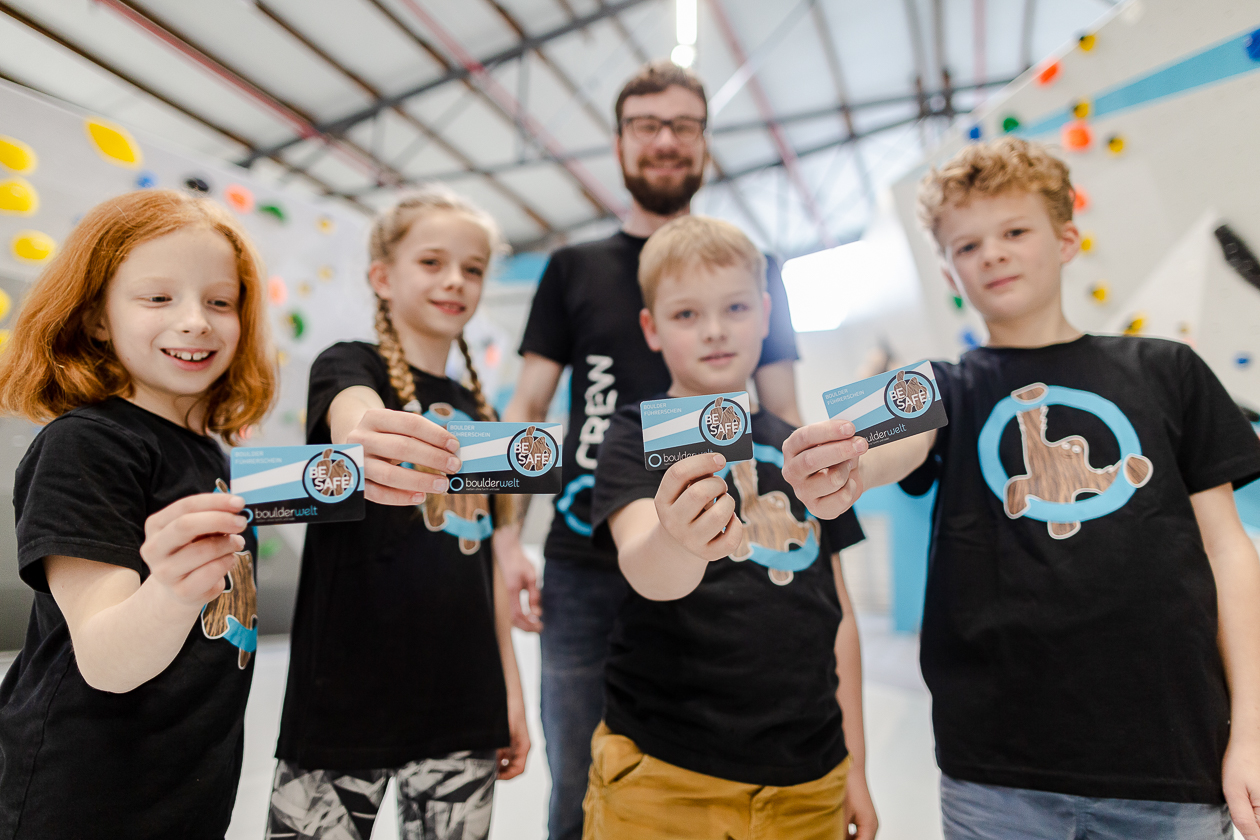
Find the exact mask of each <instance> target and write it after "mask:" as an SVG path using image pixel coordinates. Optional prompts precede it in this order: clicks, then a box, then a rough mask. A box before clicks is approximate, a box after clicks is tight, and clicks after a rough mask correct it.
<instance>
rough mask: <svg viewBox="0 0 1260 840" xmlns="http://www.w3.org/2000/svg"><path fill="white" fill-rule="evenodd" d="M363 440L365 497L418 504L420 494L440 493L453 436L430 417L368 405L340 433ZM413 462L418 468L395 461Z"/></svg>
mask: <svg viewBox="0 0 1260 840" xmlns="http://www.w3.org/2000/svg"><path fill="white" fill-rule="evenodd" d="M346 443H360V444H363V454H364V457H365V461H366V462H365V465H364V471H363V472H364V478H365V479H366V480H367V487H366V490H365V493H364V495H365V496H366V497H367V499H368V501H371V502H376V503H377V504H382V505H418V504H420V503H421V502H423V501H424V495H425V494H426V493H445V492H446V488H447V479H446V476H447V475H450V474H451V473H453V472H456V471H457V470H458V469H459V466H460V460H459V458H458V457H456V454H455V453H457V452H458V451H459V441H458V440H456V439H455V436H454V435H452V434H451V433H450V432H448V431H446V429H443V428H442V427H441V426H439V425H438V424H437V423H434V422H433V421H432V420H427V419H425V418H424V417H421V416H420V415H418V414H411V413H409V412H406V411H390V410H389V409H385V408H373V409H369V410H367V411H365V412H363V417H362V418H361V419H360V420H359V422H358V424H357V425H356V426H355V427H354V428H353V429H352V430H351V431H350V433H349V434H348V435H347V436H346ZM404 462H406V463H410V464H413V465H414V466H415V467H417V468H418V469H408V468H407V467H402V466H399V465H400V464H402V463H404Z"/></svg>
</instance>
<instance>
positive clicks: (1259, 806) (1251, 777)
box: [1221, 733, 1260, 840]
mask: <svg viewBox="0 0 1260 840" xmlns="http://www.w3.org/2000/svg"><path fill="white" fill-rule="evenodd" d="M1221 781H1222V786H1223V787H1224V789H1225V802H1226V804H1228V805H1229V815H1230V817H1231V818H1232V819H1233V820H1234V825H1235V826H1236V827H1237V828H1238V831H1239V833H1241V834H1242V836H1243V837H1245V838H1246V840H1260V739H1257V737H1256V736H1255V735H1254V734H1250V733H1246V734H1244V733H1235V734H1233V735H1231V736H1230V739H1229V746H1228V747H1227V748H1226V749H1225V762H1224V765H1223V766H1222V769H1221Z"/></svg>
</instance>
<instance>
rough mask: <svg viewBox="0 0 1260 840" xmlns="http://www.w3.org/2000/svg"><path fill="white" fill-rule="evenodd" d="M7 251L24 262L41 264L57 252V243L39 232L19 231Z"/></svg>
mask: <svg viewBox="0 0 1260 840" xmlns="http://www.w3.org/2000/svg"><path fill="white" fill-rule="evenodd" d="M9 250H10V251H11V252H12V253H13V256H15V257H17V258H18V259H19V260H22V261H24V262H43V261H44V260H46V259H48V258H49V257H51V256H52V255H53V253H54V252H55V251H56V250H57V243H56V241H54V240H53V238H52V237H51V236H49V235H48V234H46V233H43V232H41V231H38V230H20V231H18V232H17V235H16V236H14V237H13V241H12V242H10V243H9Z"/></svg>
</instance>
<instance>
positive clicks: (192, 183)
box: [184, 175, 210, 193]
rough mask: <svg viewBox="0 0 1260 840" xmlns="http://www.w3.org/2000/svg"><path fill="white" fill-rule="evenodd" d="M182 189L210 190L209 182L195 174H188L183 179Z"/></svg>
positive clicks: (193, 190)
mask: <svg viewBox="0 0 1260 840" xmlns="http://www.w3.org/2000/svg"><path fill="white" fill-rule="evenodd" d="M184 189H186V190H190V191H191V192H196V193H208V192H210V182H209V181H207V180H206V179H205V178H202V177H199V176H197V175H189V176H188V177H187V178H185V179H184Z"/></svg>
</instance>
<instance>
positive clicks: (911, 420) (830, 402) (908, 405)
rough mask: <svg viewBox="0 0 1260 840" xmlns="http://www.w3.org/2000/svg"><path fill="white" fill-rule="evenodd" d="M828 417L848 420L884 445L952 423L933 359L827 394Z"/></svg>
mask: <svg viewBox="0 0 1260 840" xmlns="http://www.w3.org/2000/svg"><path fill="white" fill-rule="evenodd" d="M823 402H824V403H826V405H827V416H828V417H831V418H836V417H839V418H841V419H843V420H848V421H849V422H851V423H852V424H853V425H854V426H856V427H857V432H856V434H858V435H861V436H862V437H864V438H866V442H867V443H868V444H869V445H871V446H880V445H882V444H885V443H892V442H893V441H894V440H902V439H904V438H908V437H912V436H914V435H917V434H921V433H923V432H930V431H932V430H933V429H939V428H940V427H941V426H944V425H946V424H947V423H948V422H949V418H948V417H946V416H945V406H944V404H943V403H942V402H941V392H940V389H939V388H938V387H937V385H936V377H935V376H933V374H932V363H931V362H926V361H925V362H919V363H917V364H914V365H911V366H910V367H904V368H898V369H897V370H890V371H888V372H887V373H881V374H880V375H879V376H872V377H871V378H870V379H863V380H862V381H861V382H854V383H853V384H852V385H846V386H844V387H843V388H834V389H832V390H830V391H827V392H826V393H824V394H823Z"/></svg>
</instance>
